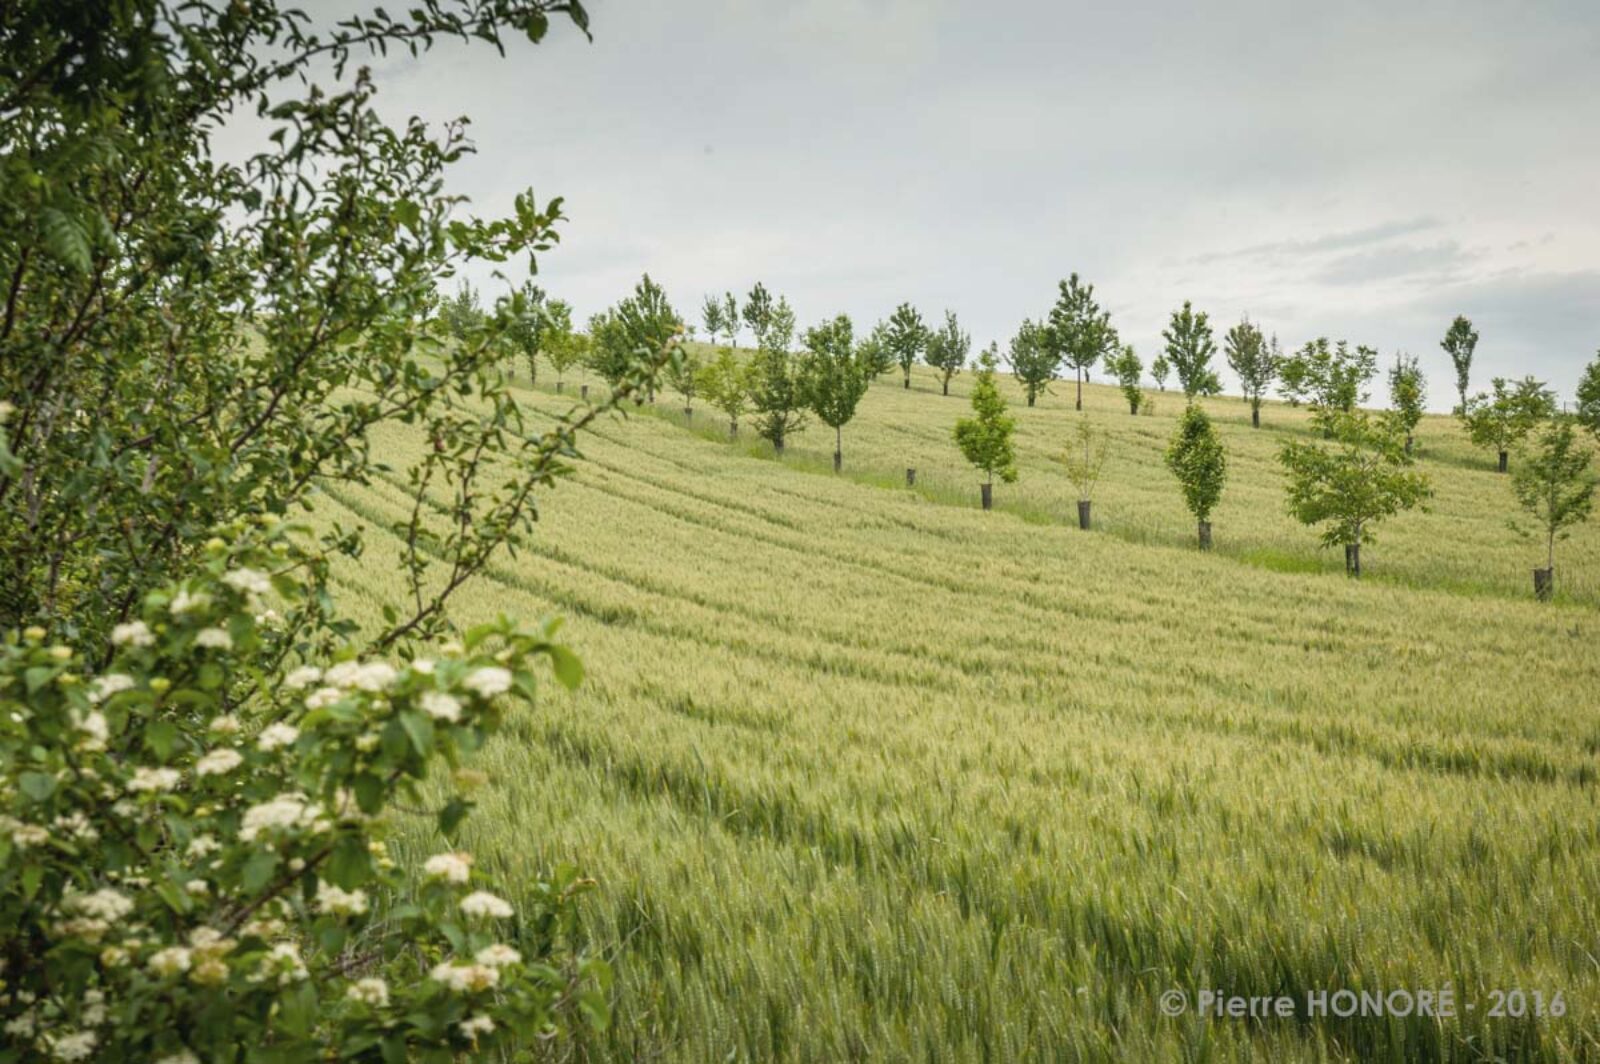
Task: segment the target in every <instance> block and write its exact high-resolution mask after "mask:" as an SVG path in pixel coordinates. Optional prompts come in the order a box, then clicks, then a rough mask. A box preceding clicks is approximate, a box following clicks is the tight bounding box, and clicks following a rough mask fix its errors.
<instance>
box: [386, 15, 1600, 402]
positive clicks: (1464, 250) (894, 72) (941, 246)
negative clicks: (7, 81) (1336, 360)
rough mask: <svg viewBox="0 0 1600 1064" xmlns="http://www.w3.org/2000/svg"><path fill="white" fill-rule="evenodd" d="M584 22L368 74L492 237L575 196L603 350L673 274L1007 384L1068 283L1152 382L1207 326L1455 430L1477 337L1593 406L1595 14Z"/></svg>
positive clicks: (683, 281) (565, 277)
mask: <svg viewBox="0 0 1600 1064" xmlns="http://www.w3.org/2000/svg"><path fill="white" fill-rule="evenodd" d="M589 6H590V12H591V16H592V31H593V40H592V41H590V40H587V39H585V38H584V36H583V35H582V34H581V33H579V32H578V31H576V30H575V29H574V28H572V27H570V26H568V25H565V24H561V25H558V26H557V27H556V28H555V29H554V30H553V31H552V33H551V35H550V36H549V37H548V38H547V39H546V41H545V42H543V43H542V44H540V45H538V46H534V45H532V44H529V43H526V42H518V43H517V44H516V45H514V46H513V47H511V48H510V49H509V50H508V54H507V56H506V57H505V58H503V59H502V58H499V57H497V56H495V55H494V54H493V52H492V51H491V50H490V49H488V48H483V47H465V46H456V45H452V46H448V47H443V48H440V49H439V50H437V51H435V52H434V53H432V54H430V55H428V56H426V57H424V58H423V59H421V60H420V61H412V60H410V59H402V58H396V59H390V60H384V61H381V62H378V63H375V64H374V71H375V73H376V75H377V82H378V85H379V92H380V96H379V101H380V108H381V109H382V110H383V112H384V113H385V115H386V116H390V117H392V118H394V119H398V118H402V117H405V116H409V115H411V114H418V115H421V116H422V117H424V118H426V119H428V120H430V121H444V120H447V119H450V118H454V117H456V116H459V115H468V116H470V117H471V119H472V125H471V135H472V139H473V141H474V143H475V145H476V148H477V152H476V154H475V155H474V156H471V157H469V158H468V159H467V160H465V161H464V162H463V163H461V164H460V165H459V166H458V167H457V168H456V170H455V171H454V173H453V176H452V178H451V181H452V185H453V188H454V190H455V191H457V192H460V193H462V194H464V195H466V196H468V197H470V199H471V200H472V204H473V206H472V209H473V211H474V212H476V213H479V214H482V215H494V214H496V213H509V206H510V203H511V200H512V197H514V196H515V195H516V194H517V193H518V192H520V191H522V190H524V189H527V188H532V189H533V190H534V191H535V193H536V194H537V195H538V196H539V197H540V198H541V199H543V198H548V197H552V196H556V195H560V196H562V197H564V199H565V203H566V213H567V215H568V216H569V219H570V220H569V221H568V222H566V223H564V226H563V230H562V242H561V245H560V247H559V248H558V249H557V250H555V251H553V252H551V253H549V254H547V255H545V256H544V257H543V258H542V259H541V263H540V277H539V280H540V283H541V284H543V285H544V287H545V288H546V289H547V290H549V291H550V292H551V293H553V294H554V295H557V296H560V297H562V298H566V299H568V300H570V301H571V302H572V303H573V304H574V305H575V307H576V309H577V311H578V314H579V316H580V318H582V317H586V316H587V315H588V314H590V313H592V312H594V311H597V310H600V309H602V308H603V307H604V306H606V305H608V304H610V303H612V302H614V301H616V300H617V299H619V298H621V297H622V296H623V295H625V294H626V293H627V291H628V290H629V289H630V288H631V287H632V285H633V284H634V282H636V281H637V280H638V277H639V275H640V273H642V272H645V271H648V272H649V273H650V274H651V276H652V277H654V278H655V279H656V280H658V281H660V282H662V283H663V284H664V285H665V286H666V289H667V292H668V294H669V296H670V297H671V298H672V300H673V302H674V303H675V305H676V306H677V308H678V309H679V311H680V312H681V313H682V314H683V315H684V316H685V317H686V318H687V319H688V320H690V321H698V317H699V306H700V303H701V300H702V299H703V297H704V296H705V295H706V294H707V293H711V292H722V291H724V290H730V289H731V290H732V291H734V292H735V293H737V294H742V293H744V292H746V291H748V290H749V288H750V287H751V285H752V284H753V283H754V282H755V281H757V280H760V281H763V282H764V283H765V284H766V285H767V286H768V288H769V289H772V290H773V291H774V292H778V293H782V294H784V295H786V296H787V297H788V298H789V300H790V302H791V303H792V304H793V305H794V307H795V310H796V313H797V316H798V318H799V321H800V324H801V326H802V327H804V326H807V325H811V324H815V323H816V322H818V321H820V320H822V319H824V318H826V317H830V316H832V315H834V314H837V313H840V312H845V313H848V314H850V315H851V316H852V318H853V319H854V320H855V321H856V323H857V327H858V329H860V330H862V331H864V330H865V328H866V327H868V326H870V324H871V323H872V322H874V321H876V320H877V319H879V318H881V317H884V316H886V315H887V314H888V313H889V312H890V311H892V310H893V308H894V307H895V305H896V304H898V303H900V302H902V301H909V302H911V303H912V304H914V305H915V306H917V307H918V308H919V309H921V310H922V312H923V315H924V317H925V318H941V317H942V315H943V312H944V311H945V310H947V309H949V310H954V311H955V312H956V313H957V315H958V316H959V318H960V320H961V321H962V323H963V324H964V326H965V327H966V328H967V329H969V330H970V331H971V333H972V335H973V339H974V352H975V353H976V351H977V350H978V349H980V348H981V347H983V346H984V345H986V344H988V343H989V342H990V341H991V340H994V341H998V342H999V343H1000V345H1001V348H1002V351H1003V350H1004V348H1005V346H1006V342H1007V340H1008V339H1009V337H1010V336H1011V335H1012V334H1013V333H1014V332H1015V331H1016V327H1017V325H1018V323H1019V322H1020V321H1021V320H1022V319H1023V318H1024V317H1028V316H1033V317H1038V316H1041V315H1043V314H1045V313H1047V312H1048V309H1049V307H1050V305H1051V303H1052V302H1053V301H1054V299H1055V293H1056V284H1057V282H1058V281H1059V280H1060V279H1061V278H1064V277H1066V276H1067V275H1068V274H1070V273H1073V272H1077V273H1079V274H1080V275H1082V276H1083V277H1084V278H1085V279H1086V280H1088V281H1091V282H1092V283H1093V284H1094V285H1095V290H1096V294H1097V296H1098V297H1099V298H1100V299H1101V301H1102V303H1103V305H1104V306H1105V307H1106V308H1107V309H1108V310H1109V311H1110V312H1111V315H1112V320H1113V323H1114V324H1115V325H1116V326H1117V327H1118V329H1119V331H1120V333H1121V335H1122V337H1123V338H1124V340H1126V341H1129V342H1132V343H1133V344H1134V345H1135V347H1136V348H1137V349H1138V351H1139V352H1140V354H1141V356H1142V357H1143V358H1144V359H1145V361H1146V362H1147V363H1148V362H1149V361H1150V359H1151V358H1153V357H1154V355H1155V354H1156V353H1157V352H1158V351H1159V349H1160V346H1161V329H1162V327H1163V326H1164V324H1165V322H1166V319H1167V316H1168V315H1169V314H1170V313H1171V311H1172V310H1173V309H1175V308H1176V307H1178V306H1179V305H1180V304H1181V303H1182V302H1183V301H1184V300H1192V301H1193V302H1194V305H1195V306H1196V307H1197V308H1198V309H1201V310H1204V311H1206V312H1208V313H1209V314H1210V316H1211V320H1212V322H1213V325H1214V327H1215V328H1216V331H1217V334H1218V340H1219V344H1220V339H1221V333H1222V332H1223V331H1225V330H1226V329H1227V328H1228V327H1229V326H1230V325H1231V324H1232V323H1233V322H1235V321H1237V320H1238V319H1239V318H1240V317H1241V316H1243V315H1246V314H1248V315H1249V316H1250V317H1251V318H1252V319H1254V320H1255V321H1257V322H1258V323H1260V324H1261V325H1262V327H1263V328H1264V329H1265V330H1266V331H1268V332H1269V333H1273V334H1276V335H1277V336H1278V337H1279V339H1280V341H1281V343H1282V344H1283V346H1284V347H1285V348H1294V347H1298V346H1299V345H1301V344H1302V343H1304V342H1305V341H1306V340H1308V339H1311V338H1313V337H1316V336H1328V337H1330V338H1332V339H1348V340H1349V341H1350V342H1351V343H1352V344H1356V343H1362V344H1368V345H1371V346H1373V347H1376V348H1377V349H1378V350H1379V351H1380V352H1381V354H1382V358H1381V360H1380V364H1386V363H1388V362H1389V361H1391V360H1392V358H1393V356H1394V354H1395V353H1396V352H1398V351H1405V352H1408V353H1410V354H1414V355H1417V356H1419V357H1420V358H1421V360H1422V365H1423V369H1424V371H1425V372H1426V373H1427V374H1428V377H1429V386H1430V387H1429V397H1430V405H1432V406H1433V407H1434V408H1436V409H1448V408H1449V406H1450V404H1451V402H1452V401H1453V400H1452V397H1453V394H1454V373H1453V371H1452V369H1451V366H1450V363H1449V360H1448V358H1447V356H1446V355H1445V354H1444V353H1443V351H1441V350H1440V348H1439V340H1440V338H1441V337H1442V336H1443V334H1444V332H1445V330H1446V328H1448V326H1449V324H1450V321H1451V319H1452V318H1453V317H1454V316H1455V315H1456V314H1466V315H1467V316H1468V317H1470V318H1471V319H1472V320H1473V322H1474V323H1475V325H1476V326H1477V328H1478V330H1479V332H1480V334H1481V336H1482V340H1481V342H1480V344H1479V347H1478V355H1477V361H1476V362H1475V364H1474V369H1473V383H1474V390H1476V389H1478V388H1486V387H1487V385H1488V381H1489V378H1490V377H1492V376H1495V375H1504V376H1520V375H1522V374H1525V373H1532V374H1534V375H1536V376H1538V377H1539V378H1541V379H1542V380H1546V381H1548V382H1549V383H1550V384H1551V385H1552V386H1553V387H1555V388H1556V390H1557V391H1558V393H1559V394H1560V396H1561V397H1562V398H1563V399H1566V400H1570V399H1571V396H1572V392H1573V389H1574V387H1575V385H1576V382H1577V379H1578V377H1579V374H1580V373H1581V371H1582V368H1583V366H1584V365H1585V364H1586V363H1587V362H1588V361H1590V360H1591V359H1592V358H1594V357H1595V353H1596V350H1597V349H1600V61H1597V57H1600V5H1597V4H1595V3H1594V2H1593V0H1570V2H1567V0H1519V2H1517V3H1506V2H1504V0H1455V2H1449V3H1446V2H1429V0H1405V2H1393V0H1390V2H1384V3H1366V2H1362V0H1345V2H1341V3H1337V4H1328V3H1310V2H1303V0H1262V2H1243V0H1213V2H1208V3H1205V4H1197V3H1193V2H1177V0H1150V2H1144V3H1133V2H1125V3H1041V2H1022V0H1012V2H996V3H987V4H983V3H973V2H970V0H969V2H966V3H956V2H944V0H783V2H780V0H769V2H756V0H670V2H668V0H631V2H629V0H591V2H590V4H589ZM475 279H476V280H478V281H480V282H482V283H484V284H486V285H487V286H488V287H489V288H490V289H491V290H492V289H494V288H495V287H497V285H498V283H497V282H492V281H491V279H490V277H489V273H488V270H487V269H484V270H483V271H481V272H479V273H478V274H476V275H475ZM1218 361H1219V362H1220V361H1221V356H1220V353H1219V356H1218ZM1224 378H1225V380H1227V381H1229V385H1230V387H1231V377H1229V375H1228V374H1226V373H1224ZM1374 390H1375V392H1376V393H1377V394H1376V395H1375V396H1374V399H1375V401H1381V400H1382V399H1383V395H1382V391H1383V386H1382V382H1381V379H1380V381H1379V382H1376V384H1375V388H1374Z"/></svg>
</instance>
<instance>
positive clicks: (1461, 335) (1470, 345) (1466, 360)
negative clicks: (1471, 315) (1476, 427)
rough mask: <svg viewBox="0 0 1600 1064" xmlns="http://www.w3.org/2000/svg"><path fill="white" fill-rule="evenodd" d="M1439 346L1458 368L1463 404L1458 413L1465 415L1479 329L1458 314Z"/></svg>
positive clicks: (1458, 383) (1458, 380)
mask: <svg viewBox="0 0 1600 1064" xmlns="http://www.w3.org/2000/svg"><path fill="white" fill-rule="evenodd" d="M1439 346H1440V347H1442V348H1444V353H1445V354H1447V355H1449V356H1450V363H1451V364H1452V365H1453V366H1455V368H1456V391H1457V393H1459V394H1460V396H1461V405H1460V406H1458V407H1456V413H1458V414H1461V415H1465V414H1466V411H1467V388H1468V386H1469V385H1470V384H1471V382H1472V355H1473V352H1475V351H1477V349H1478V330H1476V329H1474V328H1473V327H1472V322H1470V321H1468V320H1467V319H1466V318H1465V317H1464V316H1463V315H1460V314H1458V315H1456V320H1455V321H1453V322H1451V323H1450V329H1449V331H1448V332H1446V333H1445V334H1444V339H1443V340H1441V341H1440V342H1439Z"/></svg>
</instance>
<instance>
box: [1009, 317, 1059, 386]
mask: <svg viewBox="0 0 1600 1064" xmlns="http://www.w3.org/2000/svg"><path fill="white" fill-rule="evenodd" d="M1006 364H1007V365H1009V366H1010V367H1011V372H1012V374H1013V375H1014V376H1015V377H1016V378H1017V381H1018V382H1019V383H1020V384H1021V385H1022V388H1023V391H1024V392H1026V393H1027V396H1028V405H1029V406H1032V405H1033V403H1034V400H1035V399H1037V398H1038V397H1039V396H1040V395H1041V394H1043V393H1044V392H1047V391H1049V390H1050V382H1051V381H1053V380H1055V379H1056V374H1057V373H1058V372H1060V369H1061V356H1060V355H1059V354H1058V353H1057V352H1056V350H1055V345H1054V344H1053V343H1051V340H1050V335H1049V331H1048V328H1047V327H1046V326H1044V325H1041V324H1039V323H1037V322H1035V321H1033V320H1032V319H1031V318H1024V319H1023V321H1022V324H1021V325H1020V326H1018V327H1017V334H1016V335H1015V336H1013V337H1012V338H1011V347H1010V351H1009V352H1008V354H1007V355H1006Z"/></svg>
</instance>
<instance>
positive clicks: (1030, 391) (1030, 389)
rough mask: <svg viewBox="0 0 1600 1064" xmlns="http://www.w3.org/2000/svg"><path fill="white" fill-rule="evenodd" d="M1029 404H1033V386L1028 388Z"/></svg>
mask: <svg viewBox="0 0 1600 1064" xmlns="http://www.w3.org/2000/svg"><path fill="white" fill-rule="evenodd" d="M1028 405H1029V406H1032V405H1033V389H1032V388H1029V389H1028Z"/></svg>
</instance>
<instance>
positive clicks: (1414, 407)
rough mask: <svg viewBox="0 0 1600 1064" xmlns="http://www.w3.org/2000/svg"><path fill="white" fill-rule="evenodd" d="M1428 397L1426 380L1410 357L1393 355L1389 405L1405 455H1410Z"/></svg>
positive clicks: (1415, 361) (1390, 372)
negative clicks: (1398, 429) (1402, 438)
mask: <svg viewBox="0 0 1600 1064" xmlns="http://www.w3.org/2000/svg"><path fill="white" fill-rule="evenodd" d="M1427 397H1428V379H1427V378H1426V377H1424V376H1423V375H1422V367H1421V366H1420V365H1418V364H1417V360H1416V359H1415V358H1413V357H1411V356H1410V355H1395V356H1394V365H1393V366H1392V367H1390V369H1389V404H1390V405H1391V406H1392V407H1393V408H1394V413H1395V419H1396V421H1397V422H1398V424H1399V426H1400V430H1401V431H1402V432H1404V433H1405V437H1406V454H1410V453H1411V443H1412V434H1413V433H1415V432H1416V431H1417V426H1418V425H1420V424H1421V423H1422V415H1423V412H1424V410H1425V404H1426V403H1427Z"/></svg>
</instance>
